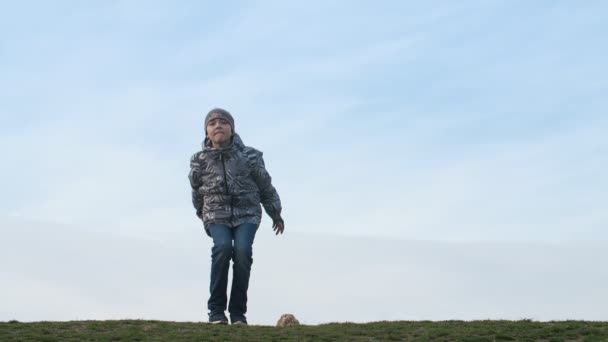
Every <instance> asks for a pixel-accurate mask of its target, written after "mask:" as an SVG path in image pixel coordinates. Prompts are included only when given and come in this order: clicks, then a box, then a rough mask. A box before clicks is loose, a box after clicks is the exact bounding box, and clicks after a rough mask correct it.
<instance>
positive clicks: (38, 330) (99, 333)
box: [0, 320, 608, 342]
mask: <svg viewBox="0 0 608 342" xmlns="http://www.w3.org/2000/svg"><path fill="white" fill-rule="evenodd" d="M193 340H197V341H470V342H473V341H475V342H477V341H479V342H481V341H608V322H588V321H559V322H534V321H531V320H522V321H470V322H464V321H440V322H431V321H395V322H373V323H365V324H355V323H330V324H322V325H310V326H306V325H303V326H298V327H287V328H276V327H272V326H228V325H224V326H218V325H211V324H208V323H188V322H167V321H143V320H120V321H71V322H33V323H21V322H17V321H10V322H0V341H193Z"/></svg>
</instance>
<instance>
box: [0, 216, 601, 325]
mask: <svg viewBox="0 0 608 342" xmlns="http://www.w3.org/2000/svg"><path fill="white" fill-rule="evenodd" d="M2 227H3V235H4V236H6V237H8V238H7V239H3V240H2V248H1V249H0V256H1V257H2V259H3V260H10V261H9V262H7V263H6V265H5V266H6V267H3V269H2V271H1V272H2V278H3V279H4V281H3V282H2V284H0V289H1V290H2V291H0V293H1V294H2V297H0V298H1V300H2V303H3V305H2V307H1V308H0V320H10V319H17V320H21V321H33V320H74V319H122V318H131V319H137V318H141V319H162V320H178V321H204V320H206V307H205V306H206V305H205V303H206V300H207V296H208V276H209V263H210V257H209V255H210V247H211V241H210V239H209V238H208V237H206V236H205V235H204V233H202V232H201V231H190V230H186V231H184V230H180V227H177V226H176V227H175V229H176V234H175V235H174V236H173V237H172V238H167V239H165V240H159V241H151V240H141V239H135V238H125V237H118V236H115V235H112V234H102V233H86V232H85V231H84V230H83V229H80V228H78V227H72V228H69V227H65V226H60V225H50V224H45V223H37V224H34V223H32V222H15V221H12V222H10V221H6V220H3V222H2ZM607 250H608V249H606V246H605V243H591V242H589V243H558V244H549V243H470V242H469V243H447V242H432V241H426V242H423V241H418V242H416V241H407V240H399V239H378V238H346V237H337V236H334V235H329V234H317V235H315V234H297V233H293V232H288V233H286V234H285V235H283V236H279V237H276V236H274V234H273V233H272V231H271V230H270V228H269V227H264V228H261V229H260V230H259V231H258V235H257V237H256V242H255V244H254V263H253V270H252V278H251V284H250V290H249V298H250V300H249V315H248V316H249V320H250V322H252V323H253V324H266V325H273V324H274V323H275V322H276V320H277V319H278V317H279V316H280V315H281V314H283V313H287V312H289V313H293V314H295V315H296V316H297V317H298V318H299V319H301V321H302V322H303V323H304V324H318V323H327V322H332V321H353V322H367V321H377V320H423V319H431V320H446V319H463V320H471V319H521V318H532V319H536V320H562V319H586V320H603V319H605V318H606V315H608V312H607V311H606V307H608V305H607V304H608V297H607V296H606V294H605V291H604V288H603V287H602V286H601V284H604V283H606V281H608V273H606V271H604V269H603V268H601V267H600V268H598V267H597V266H596V265H597V261H598V260H602V259H605V258H606V257H608V255H606V251H607ZM581 279H584V280H585V281H581Z"/></svg>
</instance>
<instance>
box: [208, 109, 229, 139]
mask: <svg viewBox="0 0 608 342" xmlns="http://www.w3.org/2000/svg"><path fill="white" fill-rule="evenodd" d="M215 118H221V119H224V120H226V121H228V123H229V124H230V127H231V128H232V133H233V134H234V118H233V117H232V115H230V113H229V112H228V111H227V110H225V109H222V108H213V109H212V110H210V111H209V113H207V116H206V117H205V135H207V124H208V123H209V121H211V120H212V119H215Z"/></svg>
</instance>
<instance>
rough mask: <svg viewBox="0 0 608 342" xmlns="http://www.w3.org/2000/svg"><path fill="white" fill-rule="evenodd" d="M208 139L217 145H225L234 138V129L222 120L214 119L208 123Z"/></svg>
mask: <svg viewBox="0 0 608 342" xmlns="http://www.w3.org/2000/svg"><path fill="white" fill-rule="evenodd" d="M206 130H207V137H209V139H210V140H211V142H212V143H213V144H214V145H216V146H219V145H223V144H225V143H227V142H229V141H230V138H231V137H232V127H231V126H230V123H228V121H226V120H224V119H222V118H213V119H211V120H209V122H208V123H207V127H206Z"/></svg>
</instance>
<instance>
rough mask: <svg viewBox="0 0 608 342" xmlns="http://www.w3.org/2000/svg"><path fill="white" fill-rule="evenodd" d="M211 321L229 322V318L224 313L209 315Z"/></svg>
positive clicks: (212, 322)
mask: <svg viewBox="0 0 608 342" xmlns="http://www.w3.org/2000/svg"><path fill="white" fill-rule="evenodd" d="M209 323H211V324H228V318H226V315H224V314H223V313H219V314H215V315H211V316H209Z"/></svg>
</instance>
